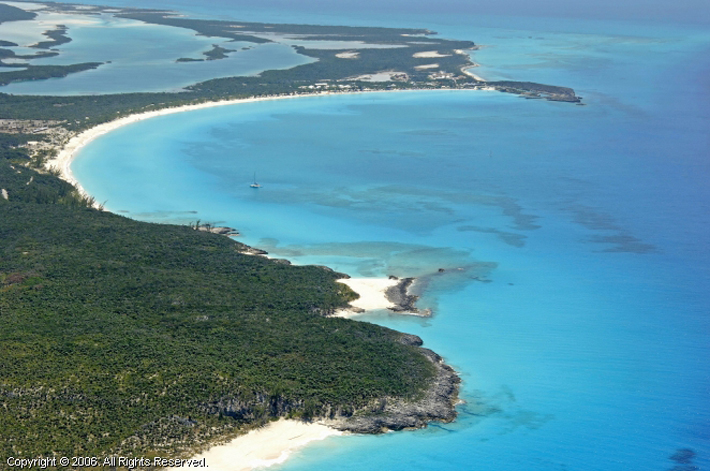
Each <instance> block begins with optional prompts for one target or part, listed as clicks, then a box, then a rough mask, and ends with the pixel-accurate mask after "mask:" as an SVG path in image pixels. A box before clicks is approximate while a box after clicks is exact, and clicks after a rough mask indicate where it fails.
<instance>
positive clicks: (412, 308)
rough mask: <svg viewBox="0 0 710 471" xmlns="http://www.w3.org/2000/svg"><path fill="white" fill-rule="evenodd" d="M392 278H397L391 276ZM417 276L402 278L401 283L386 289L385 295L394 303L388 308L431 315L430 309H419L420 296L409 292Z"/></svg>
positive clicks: (426, 315) (395, 310)
mask: <svg viewBox="0 0 710 471" xmlns="http://www.w3.org/2000/svg"><path fill="white" fill-rule="evenodd" d="M390 279H397V278H396V277H390ZM415 281H416V278H402V279H401V281H400V282H399V283H397V284H396V285H395V286H392V287H391V288H388V289H387V291H385V297H386V298H387V300H388V301H390V302H391V303H392V304H394V307H390V308H388V309H389V310H390V311H392V312H403V313H407V314H414V315H419V316H422V317H429V316H431V311H430V310H429V309H419V308H417V306H416V302H417V300H419V296H416V295H413V294H410V293H409V288H411V287H412V285H414V282H415Z"/></svg>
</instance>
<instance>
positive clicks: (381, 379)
mask: <svg viewBox="0 0 710 471" xmlns="http://www.w3.org/2000/svg"><path fill="white" fill-rule="evenodd" d="M45 5H46V8H47V9H50V10H52V11H62V12H77V14H79V13H80V14H86V13H87V11H90V12H94V13H96V12H105V13H107V12H111V13H112V14H114V15H116V16H119V17H123V18H128V19H133V20H138V21H143V22H147V23H154V24H161V25H166V26H171V27H177V28H187V29H191V30H194V31H195V32H197V33H199V34H201V35H207V36H211V37H220V38H227V39H231V40H233V41H242V42H252V43H255V44H259V43H264V42H269V41H274V40H276V36H278V35H307V36H308V37H309V39H311V40H314V41H316V40H318V39H328V40H329V41H334V40H340V41H345V42H348V44H349V46H348V47H347V50H330V49H315V48H306V47H303V46H295V49H296V51H297V52H298V53H299V54H302V55H305V56H308V57H311V58H314V59H316V60H315V61H313V62H311V63H309V64H305V65H301V66H297V67H294V68H291V69H287V70H269V71H265V72H263V73H261V74H260V75H258V76H254V77H229V78H218V79H213V80H209V81H206V82H202V83H198V84H194V85H191V86H189V87H187V88H186V89H185V90H183V91H180V92H163V93H130V94H113V95H92V96H61V97H60V96H20V95H8V94H0V240H2V244H0V318H2V322H3V328H2V329H0V342H1V343H2V345H3V348H2V349H1V350H0V398H1V401H2V406H3V407H2V408H0V436H2V437H3V440H2V442H1V443H0V455H2V456H3V457H8V456H13V457H25V458H32V457H36V456H62V455H65V456H114V457H115V456H146V457H153V456H173V457H189V456H191V455H192V454H194V453H197V452H200V451H203V450H205V449H206V448H208V447H209V446H211V445H213V444H215V443H223V442H225V441H226V440H228V439H230V438H232V437H235V436H238V435H243V434H245V433H247V432H249V431H253V430H255V429H258V428H260V427H262V426H264V425H266V424H269V423H271V422H274V421H277V420H279V419H282V418H288V419H294V420H298V421H302V422H306V423H309V422H319V423H321V424H324V425H326V426H328V427H331V428H333V429H337V430H340V431H349V432H356V433H381V432H384V431H387V430H402V429H409V428H418V427H424V426H426V425H427V424H428V423H429V422H431V421H444V422H446V421H451V420H454V418H455V417H456V409H455V406H456V404H457V401H458V397H457V395H458V384H459V382H460V380H459V378H458V376H457V375H456V373H455V372H454V370H453V369H452V368H451V367H449V366H447V365H446V364H445V363H444V361H443V359H442V358H441V357H439V356H438V355H437V354H436V353H434V352H432V351H430V350H428V349H426V348H423V347H422V344H423V343H422V340H421V339H420V338H419V337H416V336H414V335H409V334H405V333H401V332H397V331H394V330H391V329H388V328H384V327H381V326H377V325H373V324H369V323H363V322H358V321H356V320H353V319H347V318H342V317H340V316H338V315H336V314H337V313H338V312H339V311H341V310H344V309H349V308H351V305H350V303H352V302H353V301H355V300H356V299H357V298H358V294H357V293H356V292H355V291H353V290H352V289H350V288H349V287H348V286H347V285H346V284H344V283H341V282H339V280H343V279H347V278H348V276H347V275H345V274H342V273H336V272H334V271H332V270H330V269H328V268H327V267H316V266H293V265H290V264H288V263H282V262H281V261H279V260H271V259H269V258H266V257H263V256H258V254H259V253H260V252H259V250H258V249H253V248H250V247H247V246H245V245H244V244H241V243H240V242H238V241H236V240H234V239H233V238H232V237H229V236H234V235H236V234H237V231H236V230H235V229H232V228H219V230H213V229H215V228H212V227H205V225H203V224H200V223H199V222H198V223H195V224H194V225H186V226H178V225H158V224H150V223H144V222H138V221H134V220H131V219H128V218H125V217H122V216H120V215H117V214H112V213H109V212H106V211H103V208H102V207H101V205H100V204H98V203H97V202H96V201H95V200H94V199H93V198H92V197H91V196H90V195H87V194H86V193H83V192H82V191H81V190H80V188H78V187H77V186H75V185H73V184H72V182H68V181H65V180H66V179H62V178H60V176H62V175H63V174H62V171H61V169H57V168H56V167H51V166H50V167H48V165H47V164H48V163H49V162H54V161H55V160H56V159H57V157H58V156H59V155H60V154H61V151H62V150H65V151H66V150H67V149H68V148H69V147H71V143H72V142H74V145H75V147H74V150H76V139H80V137H81V136H82V133H84V135H86V134H85V133H87V132H88V133H90V134H91V132H92V129H93V130H95V129H96V127H97V126H109V127H110V126H111V125H112V123H115V122H116V120H120V119H128V120H130V119H133V118H134V117H135V116H136V115H141V114H142V116H144V115H145V114H146V113H148V114H150V113H164V112H175V111H181V110H185V109H194V108H195V107H201V106H214V104H215V103H219V104H225V103H234V102H236V101H238V100H245V99H274V98H287V97H297V96H302V95H313V94H329V93H353V92H368V91H383V90H419V89H423V90H429V89H481V88H487V89H495V90H500V91H502V92H506V93H515V94H520V95H523V96H525V97H534V98H546V99H548V100H553V101H562V102H571V103H578V102H579V98H578V97H577V96H576V95H575V93H574V91H573V90H572V89H569V88H565V87H559V86H552V85H541V84H536V83H529V82H485V81H483V80H482V79H480V78H479V77H477V76H476V75H475V74H472V73H470V72H469V71H468V69H470V68H472V67H475V64H474V63H473V62H472V61H471V59H470V57H469V55H468V53H467V52H466V51H468V50H471V49H474V48H475V47H476V45H475V44H474V43H472V42H469V41H450V40H446V39H441V38H437V37H435V33H433V32H432V31H429V30H421V29H390V28H364V27H362V28H361V27H357V28H355V27H334V26H313V25H277V24H261V23H242V22H232V21H223V20H221V21H212V20H196V19H189V18H185V17H182V16H176V15H174V14H173V13H172V12H167V11H155V10H139V9H108V8H106V7H86V8H85V7H82V8H81V9H79V8H78V6H76V5H69V4H58V3H51V4H45ZM18 10H19V12H18ZM20 12H23V10H21V9H19V8H15V7H9V6H4V5H1V4H0V22H3V21H16V20H20V19H22V20H26V19H28V15H32V13H27V12H24V13H20ZM70 33H71V32H70V31H67V28H66V27H63V28H58V29H55V30H51V31H50V32H48V33H46V34H45V36H47V37H48V38H49V39H50V40H49V41H47V42H45V43H40V44H38V45H37V47H38V48H49V47H53V46H55V45H58V44H61V43H64V42H66V41H68V40H69V38H70ZM0 39H2V38H0ZM52 42H53V43H52ZM352 42H359V43H362V44H380V45H384V44H386V45H390V46H396V47H388V48H367V47H363V48H357V47H352ZM3 44H4V45H8V46H9V44H11V43H10V42H8V41H5V42H4V43H3ZM233 52H235V51H233V50H229V49H226V48H223V47H220V46H218V45H214V46H213V49H212V50H210V51H207V52H205V53H204V55H205V56H206V58H207V59H208V60H219V59H222V58H224V56H225V55H227V54H228V53H233ZM10 56H11V54H8V53H6V56H5V57H10ZM26 59H28V60H31V59H32V57H31V56H30V57H28V58H26ZM100 66H101V63H88V64H73V65H67V66H32V65H28V66H26V67H25V68H23V70H21V71H13V72H6V73H3V74H1V75H2V76H1V77H0V84H1V83H8V82H9V81H16V80H42V79H45V78H48V77H59V76H63V74H64V75H66V74H68V73H79V72H80V71H82V70H87V69H89V68H95V67H100ZM67 165H68V163H67ZM64 176H65V177H66V175H64ZM223 229H224V230H223ZM255 254H257V255H256V256H255ZM411 282H412V280H411V279H406V280H402V281H397V282H396V283H394V286H393V287H392V288H391V289H390V291H389V293H388V296H389V297H390V299H391V300H393V302H394V303H395V304H396V305H397V306H398V309H399V310H414V309H415V308H414V304H413V303H414V301H415V298H414V297H412V296H411V295H409V294H408V293H407V287H408V286H409V284H411ZM7 466H8V465H7V463H6V462H5V461H4V460H3V461H2V462H1V463H0V468H6V467H7ZM143 467H147V466H143Z"/></svg>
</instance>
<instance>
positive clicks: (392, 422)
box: [322, 334, 461, 434]
mask: <svg viewBox="0 0 710 471" xmlns="http://www.w3.org/2000/svg"><path fill="white" fill-rule="evenodd" d="M400 342H401V343H404V344H405V345H412V346H416V347H419V349H420V351H421V353H422V354H423V355H424V356H426V357H427V359H429V361H431V362H432V364H433V365H434V367H435V368H436V374H435V376H434V378H433V380H432V382H431V384H430V385H429V387H428V389H427V390H426V392H425V393H424V395H423V397H422V398H420V399H416V400H413V401H409V400H406V399H402V398H389V397H387V398H382V399H380V400H379V403H378V404H377V406H376V407H375V408H374V410H373V409H372V408H370V410H365V411H359V412H356V413H355V414H353V415H352V416H351V417H337V418H334V419H327V420H323V421H322V423H323V424H325V425H328V426H329V427H333V428H335V429H337V430H340V431H343V432H353V433H367V434H377V433H383V432H387V431H388V430H406V429H416V428H422V427H426V426H427V425H428V424H429V423H430V422H434V421H436V422H452V421H453V420H454V419H456V416H457V412H456V404H458V402H459V399H458V393H459V384H460V383H461V378H459V377H458V375H457V374H456V372H455V371H454V369H453V368H451V367H450V366H448V365H447V364H445V363H444V360H443V359H442V358H441V357H440V356H439V355H437V354H436V353H434V352H433V351H431V350H429V349H427V348H421V345H422V343H423V342H422V339H421V338H419V337H417V336H416V335H410V334H402V337H401V338H400Z"/></svg>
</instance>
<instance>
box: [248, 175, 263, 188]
mask: <svg viewBox="0 0 710 471" xmlns="http://www.w3.org/2000/svg"><path fill="white" fill-rule="evenodd" d="M249 186H250V187H251V188H261V185H259V183H257V181H256V172H254V182H253V183H252V184H251V185H249Z"/></svg>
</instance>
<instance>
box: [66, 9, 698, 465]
mask: <svg viewBox="0 0 710 471" xmlns="http://www.w3.org/2000/svg"><path fill="white" fill-rule="evenodd" d="M119 3H120V4H128V3H127V2H119ZM164 5H166V4H165V3H163V2H154V3H153V4H151V6H164ZM170 5H171V6H173V7H176V8H177V7H181V8H182V9H183V10H189V9H190V8H188V7H191V11H193V12H196V13H199V14H204V15H207V14H209V13H211V14H213V15H217V16H219V15H223V16H236V13H235V12H237V11H239V12H241V13H242V14H243V15H244V16H246V17H247V18H246V19H251V20H266V21H272V20H273V21H275V20H280V21H291V22H317V20H318V19H322V20H323V22H336V20H337V19H338V11H337V8H336V7H332V8H330V9H322V10H319V9H318V8H317V6H318V5H320V4H319V3H317V2H310V3H304V4H303V5H302V8H300V9H299V8H297V7H295V6H293V7H284V8H283V9H282V10H279V11H274V10H267V9H262V10H258V9H255V8H254V7H252V8H251V9H250V8H247V7H244V6H241V5H238V4H235V3H224V4H219V3H215V2H212V3H210V4H209V5H207V6H203V7H200V8H198V7H195V6H190V5H188V4H185V3H171V4H170ZM347 5H349V4H347V3H346V4H345V6H344V7H342V10H341V19H342V20H343V21H342V22H343V23H351V24H354V23H358V24H363V23H366V20H368V16H367V15H368V14H367V12H360V13H359V14H352V15H347V16H346V15H344V14H343V12H345V11H346V9H347ZM391 5H395V4H394V3H391ZM685 5H688V4H687V3H686V4H685ZM416 6H417V8H413V9H412V11H410V12H408V13H406V14H402V15H400V17H398V18H395V16H394V14H391V15H389V16H388V15H387V14H386V13H387V12H386V11H385V12H384V13H382V11H381V10H382V8H384V7H378V8H380V13H381V14H378V15H377V17H375V15H374V14H373V16H372V18H370V19H371V24H383V23H384V24H389V25H391V26H426V27H430V28H431V29H435V30H437V31H440V32H441V33H442V36H444V37H457V38H464V39H471V40H474V41H476V42H478V43H480V44H483V45H486V46H487V47H485V48H483V49H481V50H480V51H477V52H476V53H475V55H474V59H475V60H476V61H477V62H479V63H481V64H482V66H481V67H480V68H479V69H478V70H477V73H478V74H479V75H482V76H483V77H485V78H490V79H495V78H512V79H518V80H534V81H540V82H545V83H552V84H558V85H567V86H572V87H574V88H575V89H576V90H577V92H578V93H579V94H580V95H582V96H583V97H584V98H585V100H584V101H585V103H587V106H575V105H570V104H562V103H550V102H545V101H531V100H524V99H520V98H517V97H514V96H511V95H504V94H500V93H495V92H471V91H435V92H403V93H375V94H365V95H349V96H331V97H316V98H302V99H296V100H282V101H274V102H262V103H254V104H243V105H237V106H231V107H221V108H213V109H209V110H202V111H195V112H190V113H182V114H179V115H171V116H165V117H161V118H156V119H152V120H148V121H145V122H142V123H138V124H134V125H131V126H127V127H124V128H121V129H119V130H117V131H115V132H113V133H111V134H109V135H106V136H105V137H102V138H101V139H99V140H97V141H95V142H93V143H92V144H91V145H90V146H88V147H87V148H86V149H85V150H84V151H82V153H81V155H80V157H79V158H78V159H77V160H76V162H75V164H74V166H73V169H74V171H75V173H76V175H77V177H78V178H79V180H80V181H81V182H82V184H83V185H84V186H85V188H86V189H87V190H88V191H89V192H90V193H91V194H93V195H95V196H96V197H97V199H98V200H99V201H106V207H107V208H109V209H110V210H112V211H115V212H122V214H126V215H129V216H132V217H136V218H138V219H143V220H149V221H167V222H183V223H186V222H190V221H195V220H197V219H200V220H202V221H210V222H214V223H223V224H227V225H231V226H234V227H237V228H239V229H240V230H241V231H242V232H243V234H244V235H243V237H242V240H243V241H244V242H246V243H248V244H250V245H255V246H259V247H263V248H266V249H267V250H269V252H271V253H272V254H274V255H276V256H282V257H287V258H289V259H291V260H293V261H294V262H295V263H318V264H326V265H329V266H331V267H333V268H335V269H338V270H342V271H345V272H347V273H349V274H351V275H361V276H384V275H388V274H394V275H399V276H404V275H417V276H421V277H422V278H423V279H424V280H426V282H427V284H426V289H424V291H423V293H422V300H421V304H422V305H423V306H425V307H431V308H432V309H434V312H435V314H434V316H433V317H432V318H430V319H416V318H411V317H403V316H397V315H393V314H388V313H386V312H380V313H372V314H369V315H367V316H364V317H363V318H362V319H363V320H366V321H370V322H376V323H379V324H383V325H387V326H389V327H393V328H396V329H398V330H402V331H406V332H410V333H414V334H417V335H420V336H421V337H422V338H423V339H424V341H425V346H427V347H429V348H432V349H434V350H435V351H437V352H438V353H440V354H441V355H442V356H444V357H445V359H446V361H447V362H448V363H449V364H451V365H452V366H454V367H455V368H456V369H457V371H459V372H460V374H461V376H462V378H463V381H464V382H463V385H462V394H461V395H462V398H463V399H464V400H465V401H466V403H465V404H463V405H461V406H460V407H459V412H460V416H459V419H458V420H457V421H456V422H454V423H452V424H445V425H434V426H431V427H429V428H428V429H425V430H420V431H415V432H402V433H390V434H386V435H383V436H376V437H373V436H349V437H338V438H333V439H329V440H326V441H324V442H322V443H318V444H315V445H312V446H309V447H307V448H306V449H304V450H303V451H302V452H299V453H297V454H296V455H295V456H294V457H292V458H291V459H290V460H289V461H288V462H287V463H286V464H284V465H282V466H280V467H279V468H278V469H279V470H288V471H294V470H299V471H300V470H308V471H314V470H315V471H320V470H331V469H338V470H354V471H355V470H357V471H361V470H372V469H384V470H388V471H389V470H405V469H406V470H431V469H437V470H438V469H443V470H457V471H458V470H470V469H480V470H521V469H524V470H619V471H620V470H629V469H633V470H636V469H638V470H670V469H676V470H683V471H690V470H691V469H695V468H692V466H697V467H698V468H699V469H709V468H710V407H709V406H710V362H709V361H708V358H710V340H709V339H710V335H709V334H710V319H709V317H708V315H709V314H710V313H709V310H710V309H709V308H710V270H709V267H710V240H709V238H708V234H710V186H709V185H708V184H707V182H708V181H709V180H710V168H708V167H709V160H708V149H709V148H710V146H709V144H710V120H709V117H710V111H708V110H710V107H709V106H708V105H710V82H709V81H708V76H709V75H708V72H710V60H709V59H708V57H710V56H708V51H709V50H710V31H709V30H708V28H707V27H705V26H703V25H702V24H700V25H698V24H690V23H686V24H679V23H677V22H670V21H668V22H662V21H659V18H655V19H654V22H648V21H646V22H640V21H631V20H630V19H629V18H628V17H626V16H628V15H626V16H624V15H621V14H620V15H619V16H620V17H619V18H604V21H602V20H601V19H580V17H579V15H577V17H574V16H575V15H574V12H572V13H570V14H568V15H567V16H566V17H564V18H560V17H558V18H548V17H544V16H534V17H533V16H530V17H528V18H524V17H521V16H515V17H514V16H505V15H501V14H500V12H497V13H498V15H489V16H486V17H478V16H475V15H473V12H472V11H468V10H466V11H464V13H462V14H456V12H440V11H439V12H436V11H434V10H435V8H434V7H430V8H429V10H427V6H426V4H423V3H422V4H416ZM208 7H209V8H208ZM701 7H702V5H701ZM393 11H394V10H393ZM269 12H271V13H269ZM706 13H707V12H706V11H705V10H702V9H701V10H700V12H699V13H698V15H696V16H697V17H698V18H700V19H701V18H702V15H703V14H706ZM679 15H680V14H679ZM602 16H603V15H602ZM671 16H672V15H671ZM669 17H670V16H669ZM674 19H677V18H674ZM686 19H687V18H686ZM427 21H429V23H427ZM388 22H389V23H388ZM254 172H256V173H257V179H258V180H259V181H260V183H261V184H262V185H263V188H262V189H260V190H253V189H250V188H249V187H248V185H249V183H250V182H251V179H252V175H253V173H254ZM439 268H445V272H444V273H442V274H439V273H438V271H437V270H438V269H439ZM679 449H690V450H693V452H694V453H695V457H694V458H692V459H691V460H690V462H686V463H681V462H680V461H678V460H677V459H676V460H675V461H674V460H672V459H670V458H671V457H672V456H673V455H674V454H675V453H676V452H677V450H679ZM676 458H677V457H676ZM675 466H680V468H674V467H675Z"/></svg>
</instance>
